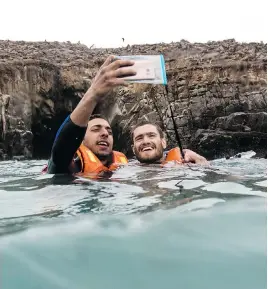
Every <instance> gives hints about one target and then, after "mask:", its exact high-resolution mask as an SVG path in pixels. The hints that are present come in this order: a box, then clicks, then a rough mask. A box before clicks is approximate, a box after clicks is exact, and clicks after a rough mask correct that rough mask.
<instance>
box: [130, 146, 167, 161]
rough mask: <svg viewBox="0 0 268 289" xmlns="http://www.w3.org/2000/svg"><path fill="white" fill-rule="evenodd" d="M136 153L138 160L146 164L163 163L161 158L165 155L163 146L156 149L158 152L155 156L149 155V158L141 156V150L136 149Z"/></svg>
mask: <svg viewBox="0 0 268 289" xmlns="http://www.w3.org/2000/svg"><path fill="white" fill-rule="evenodd" d="M135 155H136V158H137V160H138V161H139V162H140V163H144V164H153V163H161V159H162V157H163V149H161V148H158V149H156V154H155V155H154V156H153V157H147V158H142V157H140V156H139V152H138V153H137V150H136V149H135Z"/></svg>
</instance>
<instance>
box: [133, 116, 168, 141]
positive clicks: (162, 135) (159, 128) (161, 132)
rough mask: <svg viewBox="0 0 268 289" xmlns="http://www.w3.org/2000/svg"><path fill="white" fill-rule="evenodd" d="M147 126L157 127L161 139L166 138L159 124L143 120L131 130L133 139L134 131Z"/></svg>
mask: <svg viewBox="0 0 268 289" xmlns="http://www.w3.org/2000/svg"><path fill="white" fill-rule="evenodd" d="M146 124H150V125H153V126H155V127H156V129H157V131H158V133H159V135H160V137H161V138H164V137H165V135H164V132H163V130H162V129H161V127H160V126H159V125H158V124H156V123H153V122H150V121H147V120H141V121H139V122H138V123H137V124H135V125H134V126H133V127H132V128H131V138H132V139H133V133H134V130H135V129H136V128H138V127H140V126H143V125H146Z"/></svg>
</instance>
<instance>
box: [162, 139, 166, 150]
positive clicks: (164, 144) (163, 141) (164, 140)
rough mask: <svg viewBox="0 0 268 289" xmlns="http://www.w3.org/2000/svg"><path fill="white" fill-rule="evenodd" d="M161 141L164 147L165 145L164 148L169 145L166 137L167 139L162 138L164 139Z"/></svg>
mask: <svg viewBox="0 0 268 289" xmlns="http://www.w3.org/2000/svg"><path fill="white" fill-rule="evenodd" d="M161 142H162V147H163V149H165V148H166V147H167V141H166V139H165V138H162V139H161Z"/></svg>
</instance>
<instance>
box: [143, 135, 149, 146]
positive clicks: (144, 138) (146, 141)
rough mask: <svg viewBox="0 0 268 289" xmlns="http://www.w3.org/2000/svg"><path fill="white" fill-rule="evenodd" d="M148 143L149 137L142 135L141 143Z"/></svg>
mask: <svg viewBox="0 0 268 289" xmlns="http://www.w3.org/2000/svg"><path fill="white" fill-rule="evenodd" d="M148 143H150V138H149V137H148V136H144V137H143V144H148Z"/></svg>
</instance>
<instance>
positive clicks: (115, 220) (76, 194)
mask: <svg viewBox="0 0 268 289" xmlns="http://www.w3.org/2000/svg"><path fill="white" fill-rule="evenodd" d="M253 156H254V152H251V151H250V152H247V153H242V156H241V158H232V159H229V160H225V159H219V160H214V161H213V162H212V163H211V166H210V167H209V168H204V167H200V166H196V165H189V166H181V167H176V168H172V167H167V168H164V169H163V168H160V167H158V166H149V167H148V166H141V165H137V164H136V163H135V162H130V164H129V165H128V166H126V167H124V168H122V169H120V170H118V171H117V172H116V173H115V174H114V175H113V176H112V177H111V179H101V180H90V179H87V178H72V177H66V176H53V175H42V174H40V171H41V169H42V167H43V165H44V164H45V163H46V161H44V160H32V161H5V162H0V266H1V267H0V268H1V269H0V288H1V289H15V288H20V289H24V288H25V289H26V288H27V289H36V288H40V289H43V288H46V289H47V288H53V289H59V288H66V289H67V288H68V289H69V288H75V289H84V288H90V289H102V288H103V289H104V288H117V289H121V288H122V289H123V288H124V289H126V288H129V289H132V288H133V289H134V288H135V289H136V288H145V289H147V288H148V289H151V288H153V289H163V288H165V289H173V288H174V289H175V288H176V289H178V288H183V289H203V288H204V289H205V288H206V289H208V288H213V289H215V288H217V289H221V288H224V289H226V288H228V289H232V288H234V289H240V288H241V289H247V288H248V289H264V288H266V284H267V283H266V273H267V269H266V264H267V263H266V260H267V250H266V249H267V247H266V243H267V235H266V232H267V218H266V214H267V208H266V204H267V202H266V201H267V162H266V159H255V158H253Z"/></svg>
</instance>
